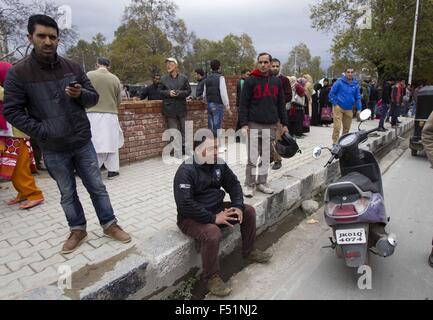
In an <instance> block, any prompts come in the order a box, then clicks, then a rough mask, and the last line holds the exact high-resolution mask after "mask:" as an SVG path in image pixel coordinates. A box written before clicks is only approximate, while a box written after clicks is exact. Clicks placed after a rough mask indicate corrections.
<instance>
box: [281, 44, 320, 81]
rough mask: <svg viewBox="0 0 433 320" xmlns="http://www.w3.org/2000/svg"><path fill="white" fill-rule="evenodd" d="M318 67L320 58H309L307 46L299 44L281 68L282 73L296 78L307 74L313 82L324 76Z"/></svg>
mask: <svg viewBox="0 0 433 320" xmlns="http://www.w3.org/2000/svg"><path fill="white" fill-rule="evenodd" d="M320 65H321V59H320V57H311V53H310V49H309V48H308V47H307V45H306V44H305V43H299V44H298V45H296V46H295V47H294V48H293V49H292V51H290V54H289V58H288V61H287V63H286V64H285V65H284V66H283V73H285V74H287V75H295V76H296V77H299V76H302V75H304V74H309V75H311V76H312V77H313V79H314V80H319V79H320V78H322V76H323V74H324V72H323V70H322V68H321V67H320Z"/></svg>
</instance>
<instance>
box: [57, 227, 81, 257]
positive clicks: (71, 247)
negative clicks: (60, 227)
mask: <svg viewBox="0 0 433 320" xmlns="http://www.w3.org/2000/svg"><path fill="white" fill-rule="evenodd" d="M86 240H87V232H86V231H83V230H72V231H71V234H70V235H69V238H68V240H66V242H65V244H64V245H63V248H62V251H61V252H60V253H61V254H68V253H72V252H74V251H75V250H77V248H78V247H79V246H80V244H82V243H83V242H84V241H86Z"/></svg>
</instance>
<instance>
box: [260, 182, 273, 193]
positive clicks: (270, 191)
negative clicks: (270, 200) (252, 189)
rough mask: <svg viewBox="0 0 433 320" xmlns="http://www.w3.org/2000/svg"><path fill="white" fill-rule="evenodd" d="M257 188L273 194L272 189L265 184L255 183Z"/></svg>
mask: <svg viewBox="0 0 433 320" xmlns="http://www.w3.org/2000/svg"><path fill="white" fill-rule="evenodd" d="M257 190H259V191H260V192H263V193H264V194H274V190H272V189H271V188H269V186H268V185H267V184H259V185H257Z"/></svg>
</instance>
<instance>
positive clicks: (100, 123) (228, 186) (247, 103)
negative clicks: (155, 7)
mask: <svg viewBox="0 0 433 320" xmlns="http://www.w3.org/2000/svg"><path fill="white" fill-rule="evenodd" d="M28 33H29V40H30V42H31V44H32V45H33V47H34V49H33V51H32V53H31V55H30V56H29V57H27V58H26V59H24V60H23V61H21V62H19V63H17V64H16V65H15V66H11V65H10V64H7V63H5V62H0V86H1V88H2V90H1V91H0V101H4V106H3V104H1V105H0V110H2V115H1V114H0V130H1V131H0V155H1V157H0V177H1V178H2V179H6V180H11V181H12V183H13V185H14V187H15V189H16V190H17V196H16V197H15V198H14V199H11V200H9V201H8V202H7V204H8V205H16V204H20V205H21V206H20V208H22V209H29V208H33V207H35V206H38V205H41V204H42V203H43V201H44V197H43V194H42V192H41V190H40V189H39V188H38V187H37V185H36V182H35V179H34V177H33V176H32V170H35V164H36V163H35V161H34V157H33V150H32V146H31V140H30V138H31V139H32V140H33V141H35V143H36V144H37V145H38V148H40V149H41V151H42V156H43V161H44V164H45V167H46V169H47V170H48V173H49V174H50V176H51V177H52V178H53V179H54V180H55V181H56V183H57V186H58V188H59V190H60V193H61V201H60V202H61V205H62V208H63V210H64V213H65V216H66V220H67V222H68V224H69V227H70V234H69V237H68V239H67V240H66V242H65V243H64V244H63V248H62V250H61V252H62V253H63V254H69V253H71V252H73V251H75V250H76V249H77V248H78V247H79V246H80V244H81V243H83V242H84V241H85V239H86V237H87V232H86V227H87V223H86V218H85V214H84V210H83V207H82V205H81V203H80V200H79V198H78V194H77V187H76V182H75V179H76V178H75V176H76V175H78V176H79V177H80V178H81V180H82V181H83V184H84V186H85V187H86V189H87V192H88V193H89V194H90V196H91V199H92V203H93V206H94V208H95V211H96V214H97V216H98V219H99V222H100V225H101V227H102V229H103V232H104V234H105V235H106V236H109V237H112V238H114V239H115V240H118V241H121V242H124V243H127V242H130V241H131V236H130V235H129V234H128V233H127V232H126V231H124V230H123V229H122V228H121V227H120V226H119V225H118V223H117V218H116V216H115V214H114V210H113V208H112V205H111V202H110V199H109V195H108V193H107V191H106V188H105V185H104V183H103V181H102V176H101V168H102V167H105V169H107V171H108V173H107V177H108V178H109V179H113V178H115V177H117V176H119V149H120V148H121V147H122V145H123V143H124V139H123V133H122V129H121V126H120V124H119V118H118V107H119V105H120V103H121V101H122V99H129V98H131V94H130V92H129V90H128V87H127V86H123V87H122V85H121V82H120V80H119V79H118V77H116V76H115V75H114V74H112V73H111V72H110V67H111V62H110V61H109V60H108V59H106V58H103V57H101V58H98V60H97V62H96V65H95V70H94V71H91V72H89V73H87V74H85V73H84V72H83V71H82V69H81V67H80V66H79V65H78V64H76V63H74V62H72V61H70V60H68V59H66V58H63V57H60V56H59V55H58V54H57V46H58V43H59V28H58V26H57V23H56V22H55V21H54V20H53V19H52V18H50V17H48V16H45V15H35V16H32V17H30V19H29V23H28ZM178 67H179V63H178V61H177V60H176V59H175V58H167V59H166V68H167V73H166V74H165V75H160V74H155V75H154V76H153V79H152V84H151V85H149V86H147V87H146V88H145V89H144V90H143V91H142V92H140V93H137V95H138V98H139V99H142V100H144V99H148V100H162V105H163V108H162V109H163V115H164V117H165V119H166V124H167V128H168V129H175V130H178V131H179V132H180V133H181V136H182V139H181V140H179V141H174V142H175V143H176V148H177V149H179V150H182V153H183V154H186V153H188V150H186V145H185V121H186V115H187V99H188V98H189V97H190V96H191V92H192V90H191V87H190V83H189V80H188V77H187V76H185V75H183V74H181V73H179V71H178ZM221 67H222V63H221V62H220V61H218V60H213V61H212V62H211V69H212V72H211V74H209V75H207V76H206V74H205V72H204V71H203V70H202V69H197V70H195V74H196V76H195V78H196V81H197V82H198V86H197V90H196V95H195V97H194V98H196V99H203V101H204V102H205V103H206V104H207V114H208V129H209V130H210V131H211V133H212V137H213V138H209V137H205V138H203V139H202V140H200V141H194V147H193V150H192V151H193V152H192V154H190V156H191V158H192V163H187V162H185V163H183V164H182V165H181V166H180V167H179V169H178V171H177V173H176V176H175V177H174V183H173V188H174V190H173V193H174V198H175V202H176V206H177V211H178V227H179V229H180V230H181V231H182V232H183V233H184V234H186V235H188V236H190V237H192V238H194V239H196V240H197V241H199V242H200V244H201V254H202V262H203V277H204V279H205V280H206V281H207V285H208V289H209V290H210V291H211V292H212V293H213V294H215V295H218V296H225V295H228V294H229V293H230V292H231V288H229V286H228V285H227V284H226V283H224V282H223V281H222V279H221V277H220V275H219V271H220V268H219V262H218V252H219V250H218V249H219V243H220V240H221V229H222V228H223V227H233V226H234V225H235V224H240V225H241V232H242V242H243V246H242V252H243V256H244V258H245V259H246V260H247V261H250V262H256V263H266V262H267V261H269V260H270V258H271V256H270V255H269V254H266V253H264V252H262V251H260V250H258V249H255V248H254V240H255V232H256V220H255V219H256V218H255V211H254V208H253V207H251V206H248V205H246V204H245V203H244V197H247V198H251V197H254V196H255V192H257V191H258V192H261V193H263V194H273V193H274V190H273V189H272V188H271V186H270V185H269V184H268V173H269V170H270V169H271V164H272V163H273V166H272V169H273V170H279V169H280V168H281V167H282V158H281V154H280V153H279V152H278V151H277V148H276V142H277V141H279V140H281V139H282V137H283V136H287V135H288V134H290V135H291V136H292V137H295V138H297V139H302V138H303V137H304V136H305V134H307V133H308V132H309V130H310V126H330V125H331V124H333V135H332V140H333V143H337V140H338V138H339V137H340V134H341V132H340V131H341V129H342V131H343V134H345V133H347V132H348V131H349V130H350V127H351V124H352V120H353V119H354V118H356V115H357V113H358V112H359V111H360V110H362V109H366V108H370V109H371V110H372V114H373V116H372V117H373V118H376V117H380V122H379V127H380V128H381V130H386V129H385V127H384V121H386V120H387V118H388V117H391V123H392V126H393V127H396V126H398V123H399V116H400V115H407V114H408V113H412V114H414V113H415V109H416V101H417V92H418V91H419V88H417V89H413V87H411V86H408V87H406V85H405V82H404V80H402V79H398V81H397V82H396V81H395V79H393V78H390V79H389V80H388V81H386V82H385V83H384V85H383V86H381V87H378V86H377V82H376V81H375V80H372V81H365V82H363V83H362V84H361V85H360V84H359V83H358V81H357V80H356V79H355V78H354V70H353V69H352V68H348V69H347V70H345V73H344V76H343V77H342V78H341V79H339V80H337V79H333V80H332V81H331V82H330V81H329V79H323V80H321V81H319V82H318V83H314V82H313V79H312V78H311V76H309V75H308V74H305V75H303V76H302V77H299V78H297V77H294V76H286V75H283V74H282V73H281V67H282V66H281V62H280V61H279V60H278V59H276V58H273V57H272V55H271V54H269V53H261V54H259V55H258V58H257V61H256V68H255V69H254V70H243V71H242V75H241V78H240V80H239V82H238V84H237V92H236V107H237V113H238V121H237V127H236V129H237V130H239V132H241V133H242V135H243V136H245V137H247V138H248V139H247V149H248V163H247V165H246V168H245V172H246V178H245V181H244V183H243V186H242V185H241V183H240V182H239V180H238V178H237V177H236V175H235V174H234V173H233V171H232V170H231V169H230V168H229V166H228V165H227V164H226V163H223V164H221V163H219V162H218V161H217V159H218V154H220V153H224V152H225V151H226V149H225V148H224V146H223V145H224V143H222V141H221V139H220V134H219V133H220V130H221V128H222V123H223V119H224V115H225V113H227V114H228V115H229V116H230V117H232V116H233V114H232V111H231V109H230V101H229V95H228V92H227V83H226V79H225V77H224V76H223V74H222V73H221ZM34 70H38V72H33V71H34ZM3 88H4V89H3ZM3 96H4V97H3ZM172 142H173V141H172ZM222 189H224V191H223V190H222ZM225 192H227V193H228V194H229V195H230V199H231V202H224V198H225Z"/></svg>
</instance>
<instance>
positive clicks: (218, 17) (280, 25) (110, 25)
mask: <svg viewBox="0 0 433 320" xmlns="http://www.w3.org/2000/svg"><path fill="white" fill-rule="evenodd" d="M55 2H57V3H58V4H60V5H61V4H67V5H69V6H71V8H72V19H73V24H75V25H77V26H78V29H79V33H80V38H82V39H85V40H90V39H91V38H92V37H93V36H94V35H95V34H97V33H98V32H100V33H102V34H103V35H104V36H105V37H106V38H107V39H108V40H109V41H111V40H112V39H113V37H114V31H115V30H116V29H117V28H118V26H119V25H120V23H121V18H122V15H123V9H124V7H125V6H126V5H127V4H128V3H129V0H110V1H107V0H55ZM174 2H175V3H176V4H177V5H178V7H179V10H178V13H177V16H178V18H182V19H183V20H185V22H186V25H187V27H188V30H189V31H194V32H195V34H196V35H197V36H198V37H199V38H207V39H210V40H221V39H222V38H223V37H224V36H225V35H227V34H229V33H234V34H237V35H240V34H242V33H244V32H245V33H247V34H249V35H250V36H251V37H252V39H253V42H254V46H255V48H256V50H257V51H258V52H262V51H267V52H270V53H271V54H272V55H273V56H275V57H277V58H279V59H280V60H281V61H283V62H286V61H287V59H288V55H289V52H290V50H291V49H292V48H293V47H294V46H295V45H297V44H298V43H300V42H304V43H306V44H307V46H308V47H309V48H310V50H311V54H312V56H320V57H321V58H322V68H323V67H325V68H326V67H328V66H329V65H330V64H331V56H330V53H329V48H330V45H331V40H332V35H331V34H325V33H322V32H319V31H316V30H314V29H312V28H311V21H310V18H309V14H310V10H309V5H310V4H313V3H315V2H317V0H272V1H269V2H267V1H266V0H260V1H258V0H201V1H200V0H174Z"/></svg>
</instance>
